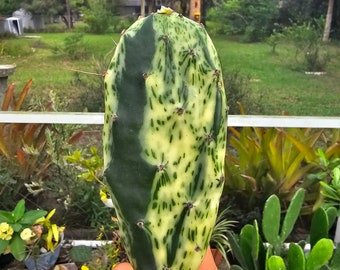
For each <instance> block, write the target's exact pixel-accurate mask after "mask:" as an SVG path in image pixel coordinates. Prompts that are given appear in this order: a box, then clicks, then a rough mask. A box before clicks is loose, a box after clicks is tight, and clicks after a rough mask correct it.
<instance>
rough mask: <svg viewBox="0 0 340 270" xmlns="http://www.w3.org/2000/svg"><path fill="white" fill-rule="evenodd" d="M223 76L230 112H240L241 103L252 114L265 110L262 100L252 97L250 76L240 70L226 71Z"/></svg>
mask: <svg viewBox="0 0 340 270" xmlns="http://www.w3.org/2000/svg"><path fill="white" fill-rule="evenodd" d="M223 76H224V85H225V88H226V95H227V100H228V113H229V114H238V112H239V104H240V103H242V104H244V106H245V107H247V108H248V109H249V111H251V112H252V114H260V113H261V112H262V111H263V108H262V104H261V102H260V100H254V99H252V98H251V97H250V93H251V87H250V85H249V80H250V77H249V76H244V75H242V74H241V72H240V71H238V70H232V71H228V72H224V73H223Z"/></svg>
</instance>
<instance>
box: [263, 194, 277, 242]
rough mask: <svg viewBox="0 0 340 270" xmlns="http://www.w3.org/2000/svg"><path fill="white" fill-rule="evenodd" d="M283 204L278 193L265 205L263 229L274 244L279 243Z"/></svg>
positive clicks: (266, 236)
mask: <svg viewBox="0 0 340 270" xmlns="http://www.w3.org/2000/svg"><path fill="white" fill-rule="evenodd" d="M280 213H281V205H280V201H279V198H278V197H277V196H276V195H271V196H270V197H269V198H268V199H267V201H266V204H265V206H264V210H263V218H262V230H263V234H264V237H265V239H266V240H267V241H268V242H269V243H270V244H271V245H273V246H276V245H277V244H278V243H279V240H280V239H279V230H280V219H281V217H280Z"/></svg>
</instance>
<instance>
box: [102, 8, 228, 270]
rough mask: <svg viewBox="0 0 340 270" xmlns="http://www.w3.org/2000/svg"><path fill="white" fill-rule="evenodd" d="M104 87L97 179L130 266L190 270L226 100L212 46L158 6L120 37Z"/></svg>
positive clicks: (213, 198) (207, 216)
mask: <svg viewBox="0 0 340 270" xmlns="http://www.w3.org/2000/svg"><path fill="white" fill-rule="evenodd" d="M105 91H106V97H105V125H104V133H103V140H104V162H105V179H106V181H107V183H108V185H109V187H110V189H111V191H112V198H113V203H114V206H115V208H116V211H117V215H118V219H119V223H120V225H119V226H120V231H121V235H122V239H123V242H124V244H125V247H126V249H127V252H128V255H129V257H130V260H131V263H132V264H133V266H134V269H135V270H164V269H168V270H169V269H171V270H197V269H198V267H199V265H200V263H201V261H202V259H203V257H204V255H205V252H206V249H207V247H208V245H209V239H210V236H211V233H212V229H213V226H214V223H215V220H216V215H217V210H218V205H219V199H220V195H221V192H222V188H223V183H224V156H225V147H226V119H227V117H226V115H227V113H226V100H225V93H224V87H223V82H222V74H221V66H220V62H219V59H218V56H217V53H216V50H215V48H214V46H213V44H212V41H211V40H210V38H209V36H208V35H207V33H206V31H205V29H204V27H202V26H201V25H200V24H197V23H196V22H194V21H191V20H189V19H187V18H185V17H183V16H181V15H179V14H178V13H176V12H173V11H172V10H171V9H168V8H162V9H161V10H160V11H158V12H157V13H155V14H152V15H150V16H148V17H146V18H143V19H139V20H138V21H136V22H135V23H134V24H133V25H132V26H131V27H130V28H129V29H127V30H126V31H125V33H124V34H123V35H122V37H121V39H120V41H119V43H118V44H117V47H116V50H115V53H114V56H113V59H112V62H111V64H110V66H109V69H108V72H107V75H106V78H105Z"/></svg>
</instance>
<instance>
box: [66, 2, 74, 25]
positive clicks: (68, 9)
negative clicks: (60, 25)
mask: <svg viewBox="0 0 340 270" xmlns="http://www.w3.org/2000/svg"><path fill="white" fill-rule="evenodd" d="M66 16H67V28H68V29H71V28H72V26H73V23H72V17H71V5H70V0H66Z"/></svg>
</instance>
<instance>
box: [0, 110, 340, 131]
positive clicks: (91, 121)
mask: <svg viewBox="0 0 340 270" xmlns="http://www.w3.org/2000/svg"><path fill="white" fill-rule="evenodd" d="M0 123H46V124H87V125H103V124H104V114H103V113H82V112H79V113H78V112H8V111H3V112H0ZM228 126H232V127H283V128H293V127H300V128H340V117H321V116H268V115H229V116H228Z"/></svg>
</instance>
